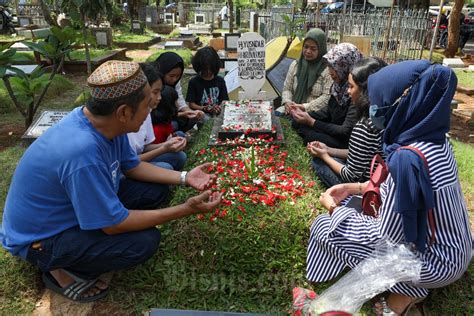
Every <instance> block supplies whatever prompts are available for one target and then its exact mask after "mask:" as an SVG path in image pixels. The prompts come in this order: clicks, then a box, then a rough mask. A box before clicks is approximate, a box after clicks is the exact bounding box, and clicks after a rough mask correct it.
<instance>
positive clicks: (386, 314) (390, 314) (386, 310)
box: [374, 296, 426, 316]
mask: <svg viewBox="0 0 474 316" xmlns="http://www.w3.org/2000/svg"><path fill="white" fill-rule="evenodd" d="M425 298H426V297H415V298H413V299H412V301H411V303H410V304H408V306H407V307H405V310H404V311H403V312H402V313H401V314H397V313H396V312H394V311H393V310H392V309H391V308H390V306H388V302H387V300H386V299H385V297H383V296H381V297H380V298H379V300H378V302H376V303H375V305H374V311H375V314H376V315H377V316H399V315H401V316H405V315H408V312H409V311H410V310H411V309H412V308H413V307H414V306H415V305H416V304H418V303H420V302H421V301H423V300H424V299H425ZM377 304H380V305H382V307H383V310H382V313H379V312H378V310H377V306H376V305H377Z"/></svg>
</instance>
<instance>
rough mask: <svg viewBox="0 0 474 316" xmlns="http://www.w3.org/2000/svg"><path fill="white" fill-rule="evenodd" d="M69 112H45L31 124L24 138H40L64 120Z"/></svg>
mask: <svg viewBox="0 0 474 316" xmlns="http://www.w3.org/2000/svg"><path fill="white" fill-rule="evenodd" d="M68 114H69V111H44V112H42V113H41V116H40V117H39V118H38V119H37V120H36V121H35V122H33V124H31V126H30V127H29V128H28V130H27V131H26V133H25V135H23V138H38V137H40V136H41V135H43V133H44V132H46V130H47V129H48V128H50V127H51V126H53V125H54V124H56V123H57V122H59V121H60V120H62V119H63V117H65V116H66V115H68Z"/></svg>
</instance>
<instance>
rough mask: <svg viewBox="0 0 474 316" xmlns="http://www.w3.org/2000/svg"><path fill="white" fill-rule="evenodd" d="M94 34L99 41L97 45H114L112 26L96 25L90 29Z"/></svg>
mask: <svg viewBox="0 0 474 316" xmlns="http://www.w3.org/2000/svg"><path fill="white" fill-rule="evenodd" d="M90 30H91V32H92V35H93V36H94V37H95V39H96V41H97V45H99V46H102V47H109V48H111V47H112V43H113V37H112V28H110V27H94V28H91V29H90Z"/></svg>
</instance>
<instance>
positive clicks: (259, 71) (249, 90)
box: [237, 32, 266, 100]
mask: <svg viewBox="0 0 474 316" xmlns="http://www.w3.org/2000/svg"><path fill="white" fill-rule="evenodd" d="M237 62H238V66H239V68H238V73H239V84H240V86H241V87H242V88H243V89H244V91H245V99H250V100H255V99H259V98H260V95H259V92H260V88H262V86H263V85H264V84H265V80H266V78H265V39H264V38H263V37H262V36H261V35H259V34H258V33H254V32H248V33H244V34H242V36H241V37H240V38H239V40H238V42H237Z"/></svg>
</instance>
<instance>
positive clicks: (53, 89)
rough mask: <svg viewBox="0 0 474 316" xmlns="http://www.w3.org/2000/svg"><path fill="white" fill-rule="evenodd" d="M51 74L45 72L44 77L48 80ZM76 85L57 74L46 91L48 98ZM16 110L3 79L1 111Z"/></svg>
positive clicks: (0, 98) (0, 85)
mask: <svg viewBox="0 0 474 316" xmlns="http://www.w3.org/2000/svg"><path fill="white" fill-rule="evenodd" d="M49 76H50V74H48V73H47V74H44V75H43V76H42V77H43V78H44V79H45V80H47V79H48V78H49ZM72 87H74V84H73V83H72V82H71V81H69V80H68V79H67V78H66V77H63V76H61V75H56V76H55V77H54V79H53V82H52V83H51V85H50V86H49V89H48V92H47V93H46V99H48V98H51V97H54V96H58V95H60V94H61V93H63V92H64V91H66V90H68V89H71V88H72ZM13 111H16V109H15V105H14V104H13V102H12V100H11V99H10V96H9V95H8V92H7V89H6V88H5V85H4V83H3V81H2V82H1V83H0V113H9V112H13Z"/></svg>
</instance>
